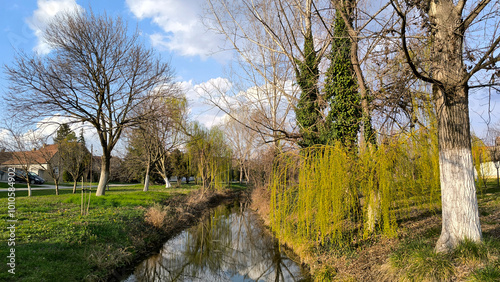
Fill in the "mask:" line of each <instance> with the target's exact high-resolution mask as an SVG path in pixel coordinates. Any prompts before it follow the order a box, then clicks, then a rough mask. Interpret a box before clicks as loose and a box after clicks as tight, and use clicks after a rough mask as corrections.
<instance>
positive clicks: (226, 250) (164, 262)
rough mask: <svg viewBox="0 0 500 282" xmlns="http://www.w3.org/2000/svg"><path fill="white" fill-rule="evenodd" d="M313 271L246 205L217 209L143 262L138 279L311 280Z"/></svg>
mask: <svg viewBox="0 0 500 282" xmlns="http://www.w3.org/2000/svg"><path fill="white" fill-rule="evenodd" d="M306 277H308V274H307V272H306V271H305V270H304V269H302V268H301V267H300V266H299V265H298V264H297V263H295V262H293V261H292V260H290V259H289V258H288V257H287V256H286V255H285V254H284V252H283V248H280V245H279V244H278V242H277V241H276V240H275V239H274V238H272V237H271V236H270V235H269V234H268V233H266V232H265V231H264V229H263V228H262V227H261V226H259V224H258V221H257V217H256V215H254V214H253V213H251V212H248V211H245V210H244V207H243V206H242V205H239V206H237V205H236V206H233V207H226V206H220V207H218V208H216V209H214V210H213V211H212V212H211V213H210V216H209V217H208V218H207V219H206V220H204V221H203V222H202V223H200V224H198V225H197V226H194V227H192V228H190V229H188V230H186V231H184V232H182V233H181V234H180V235H179V236H177V237H175V238H173V239H171V240H169V241H168V242H167V243H166V244H165V245H164V246H163V248H162V250H161V251H160V253H159V254H157V255H154V256H152V257H150V258H149V259H147V260H145V261H143V262H142V263H141V264H140V265H139V266H137V268H136V269H135V271H134V274H133V275H131V276H130V277H129V278H128V279H126V280H125V281H126V282H133V281H306V280H307V278H306Z"/></svg>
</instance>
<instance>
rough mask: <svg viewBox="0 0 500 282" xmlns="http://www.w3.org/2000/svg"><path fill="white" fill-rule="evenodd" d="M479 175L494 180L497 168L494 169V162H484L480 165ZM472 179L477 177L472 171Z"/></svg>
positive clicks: (475, 172)
mask: <svg viewBox="0 0 500 282" xmlns="http://www.w3.org/2000/svg"><path fill="white" fill-rule="evenodd" d="M480 169H481V174H482V175H483V176H484V177H485V178H496V177H497V168H496V167H495V163H494V162H486V163H482V164H481V168H480ZM474 177H477V171H476V169H474Z"/></svg>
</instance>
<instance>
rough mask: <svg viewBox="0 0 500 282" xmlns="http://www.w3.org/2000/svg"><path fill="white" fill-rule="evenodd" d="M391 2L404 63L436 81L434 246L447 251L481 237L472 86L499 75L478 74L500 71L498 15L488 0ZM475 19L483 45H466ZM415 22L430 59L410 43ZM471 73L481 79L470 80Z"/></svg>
mask: <svg viewBox="0 0 500 282" xmlns="http://www.w3.org/2000/svg"><path fill="white" fill-rule="evenodd" d="M391 3H392V6H393V7H394V9H395V11H396V13H397V14H398V16H399V18H400V20H401V22H400V24H401V28H400V30H399V32H400V37H401V46H402V49H403V51H404V53H405V57H406V62H407V64H408V65H409V66H410V68H411V69H412V72H413V73H414V75H415V76H416V77H418V78H419V79H420V80H423V81H425V82H427V83H430V84H431V85H432V91H433V97H434V99H435V103H436V113H437V129H438V144H439V166H440V178H441V179H440V182H441V201H442V229H441V236H440V237H439V240H438V242H437V244H436V250H437V251H449V250H450V249H453V248H454V247H455V246H457V244H458V243H459V242H460V241H462V240H465V239H469V240H472V241H480V240H481V239H482V233H481V225H480V222H479V213H478V205H477V197H476V187H475V184H474V168H473V163H472V153H471V133H470V123H469V89H471V88H476V87H482V86H485V85H492V84H497V81H496V79H495V74H493V75H492V76H491V79H490V80H489V81H487V82H486V83H484V82H485V81H481V80H480V79H478V77H477V76H475V75H477V74H478V73H479V72H481V71H483V73H482V74H481V76H483V77H484V75H485V74H486V72H485V71H488V70H493V71H494V72H496V73H498V68H497V67H496V63H497V62H498V61H500V55H499V53H498V49H499V47H500V36H499V35H498V34H497V33H496V30H498V25H499V24H500V23H499V20H500V18H499V17H498V14H497V13H496V8H495V5H494V4H492V5H489V4H491V1H490V0H482V1H479V2H477V3H473V4H471V5H466V1H465V0H460V1H452V0H432V1H415V2H406V3H403V2H400V1H398V0H392V1H391ZM487 7H490V8H489V9H490V10H489V11H488V9H487ZM415 9H416V10H417V11H418V12H419V13H420V17H419V18H418V19H417V21H418V20H419V21H420V23H421V24H418V25H413V24H412V20H415V19H412V18H411V17H412V16H415V15H418V14H417V13H415ZM473 23H479V26H480V27H481V28H482V29H484V33H482V32H481V35H485V36H486V38H485V40H484V41H483V40H478V39H474V41H475V43H474V44H483V45H481V46H476V47H477V49H476V48H474V49H470V48H467V47H468V46H467V45H466V44H467V41H466V38H468V36H470V35H473V34H471V33H474V30H473V29H471V26H472V25H473ZM415 27H424V28H425V29H426V32H427V33H428V36H429V40H428V41H427V43H428V46H429V53H430V56H429V60H426V58H419V57H415V56H414V54H413V53H412V51H411V50H410V49H409V48H408V42H407V41H408V40H409V39H408V37H411V32H412V28H415ZM474 36H477V34H475V35H474ZM466 61H468V63H467V64H466ZM472 78H474V80H475V81H477V82H479V84H476V83H474V82H472V83H471V79H472ZM474 80H473V81H474Z"/></svg>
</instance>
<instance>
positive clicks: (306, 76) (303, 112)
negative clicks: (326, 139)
mask: <svg viewBox="0 0 500 282" xmlns="http://www.w3.org/2000/svg"><path fill="white" fill-rule="evenodd" d="M311 3H312V1H308V5H312V4H311ZM308 13H309V14H308V16H307V24H306V34H305V37H304V51H303V52H304V59H303V60H299V59H296V64H297V66H296V68H295V72H296V76H297V84H298V85H299V87H300V90H301V93H300V98H299V102H298V103H297V106H296V107H295V116H296V118H297V124H298V125H299V128H300V133H301V135H302V139H301V140H300V141H299V145H300V146H302V147H309V146H312V145H314V144H318V143H320V128H321V122H322V116H321V108H320V102H319V96H320V95H319V89H318V80H319V69H318V68H319V62H320V59H321V57H318V55H317V54H316V50H315V49H314V37H313V34H312V29H311V23H310V21H311V15H310V13H311V9H310V7H309V9H308Z"/></svg>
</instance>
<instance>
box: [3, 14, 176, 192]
mask: <svg viewBox="0 0 500 282" xmlns="http://www.w3.org/2000/svg"><path fill="white" fill-rule="evenodd" d="M43 39H44V41H45V42H47V43H48V44H49V46H50V47H51V48H52V49H53V51H52V52H51V53H50V54H49V55H47V56H45V57H40V56H37V55H27V54H25V53H18V55H17V57H16V59H15V62H14V63H13V64H12V65H11V66H6V67H5V72H6V74H7V77H8V78H9V80H10V81H11V87H10V93H9V95H8V97H7V99H6V100H7V103H8V104H9V105H11V106H12V108H13V109H14V108H16V109H18V108H20V109H23V110H22V111H19V112H18V113H17V115H18V116H22V117H23V118H24V119H28V120H33V119H39V118H43V117H48V116H52V115H54V114H60V115H61V116H65V117H70V118H72V120H74V121H77V122H87V123H89V124H91V125H92V126H93V127H94V128H95V129H96V131H97V135H98V137H99V141H100V143H101V146H102V158H101V159H102V166H101V176H100V179H99V185H98V188H97V192H96V195H97V196H101V195H104V193H105V186H106V184H107V182H108V179H109V168H110V158H111V152H112V150H113V148H114V147H115V145H116V143H117V142H118V139H119V138H120V136H121V134H122V132H123V130H124V129H125V128H127V127H129V126H133V125H135V124H137V123H139V122H140V121H142V120H144V118H145V117H146V116H148V115H149V114H151V112H140V111H138V106H139V105H140V104H141V103H144V102H145V101H146V100H158V99H161V97H160V95H161V93H163V92H162V91H159V90H161V88H162V86H163V85H167V83H169V82H171V81H172V79H173V75H172V71H171V69H170V66H169V65H168V64H166V63H162V62H161V60H160V58H158V57H157V56H155V54H154V52H153V50H151V49H146V48H145V47H144V46H143V45H142V44H141V42H140V39H139V32H138V31H136V32H135V33H134V34H132V35H129V34H128V31H127V25H126V24H125V23H124V22H123V21H122V19H121V18H119V17H118V18H112V17H109V16H107V15H106V14H103V15H95V14H94V13H93V12H92V11H90V12H87V11H74V12H67V13H63V14H61V15H59V16H57V17H56V19H55V20H54V21H52V22H51V23H50V24H49V25H48V27H47V29H46V30H45V31H44V33H43ZM33 97H37V103H33V101H32V100H33ZM13 115H14V116H15V115H16V113H14V114H13Z"/></svg>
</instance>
